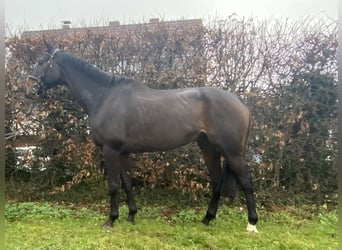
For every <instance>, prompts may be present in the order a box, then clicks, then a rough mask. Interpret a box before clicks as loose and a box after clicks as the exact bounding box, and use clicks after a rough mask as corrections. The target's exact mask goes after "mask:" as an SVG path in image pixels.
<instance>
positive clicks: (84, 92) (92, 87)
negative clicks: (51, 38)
mask: <svg viewBox="0 0 342 250" xmlns="http://www.w3.org/2000/svg"><path fill="white" fill-rule="evenodd" d="M62 65H63V68H62V70H63V75H64V77H65V82H66V83H67V85H68V86H69V89H70V90H71V92H72V94H73V96H74V98H75V99H76V100H77V101H78V102H79V104H80V105H81V106H82V108H83V109H84V110H85V111H86V113H87V114H88V115H90V114H91V113H96V112H97V109H98V107H99V106H100V104H101V102H102V100H103V96H104V94H105V93H106V92H107V91H108V90H107V91H106V88H104V87H103V86H101V85H102V84H101V82H100V81H102V80H108V79H101V78H100V79H99V78H95V77H94V78H93V77H89V73H88V72H82V70H80V68H78V67H75V65H73V63H71V62H68V61H66V63H64V64H62ZM103 78H106V77H105V76H103ZM107 78H108V77H107Z"/></svg>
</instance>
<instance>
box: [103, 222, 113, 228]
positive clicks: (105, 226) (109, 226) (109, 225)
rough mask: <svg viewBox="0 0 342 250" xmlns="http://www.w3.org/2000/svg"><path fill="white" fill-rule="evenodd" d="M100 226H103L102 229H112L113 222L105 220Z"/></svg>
mask: <svg viewBox="0 0 342 250" xmlns="http://www.w3.org/2000/svg"><path fill="white" fill-rule="evenodd" d="M102 227H103V229H112V228H113V222H112V221H106V222H105V224H103V226H102Z"/></svg>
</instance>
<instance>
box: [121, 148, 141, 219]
mask: <svg viewBox="0 0 342 250" xmlns="http://www.w3.org/2000/svg"><path fill="white" fill-rule="evenodd" d="M121 166H122V168H121V172H120V175H121V180H122V184H123V189H124V190H125V193H126V196H127V204H128V210H129V213H128V217H127V221H129V222H131V223H134V215H135V214H136V213H137V206H136V205H135V201H134V197H133V191H132V176H131V170H130V169H131V168H130V164H129V161H128V154H123V155H122V156H121Z"/></svg>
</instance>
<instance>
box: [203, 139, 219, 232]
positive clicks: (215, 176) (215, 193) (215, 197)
mask: <svg viewBox="0 0 342 250" xmlns="http://www.w3.org/2000/svg"><path fill="white" fill-rule="evenodd" d="M197 142H198V146H199V147H200V149H201V150H202V154H203V157H204V161H205V164H206V166H207V168H208V170H209V176H210V180H211V188H212V194H211V198H210V202H209V206H208V210H207V213H206V215H205V217H204V219H203V220H202V223H203V224H204V225H209V222H210V221H211V220H212V219H214V218H215V217H216V212H217V207H218V203H219V201H220V186H221V176H222V173H221V154H220V153H219V152H218V151H217V150H216V149H215V147H214V146H213V145H212V144H211V143H210V142H209V141H208V139H207V137H206V136H205V135H202V136H201V137H200V138H199V139H198V140H197Z"/></svg>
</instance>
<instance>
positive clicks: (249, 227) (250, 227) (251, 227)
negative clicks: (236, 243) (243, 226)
mask: <svg viewBox="0 0 342 250" xmlns="http://www.w3.org/2000/svg"><path fill="white" fill-rule="evenodd" d="M247 232H248V233H256V234H257V233H259V231H258V229H257V228H256V225H252V224H249V223H248V224H247Z"/></svg>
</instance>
